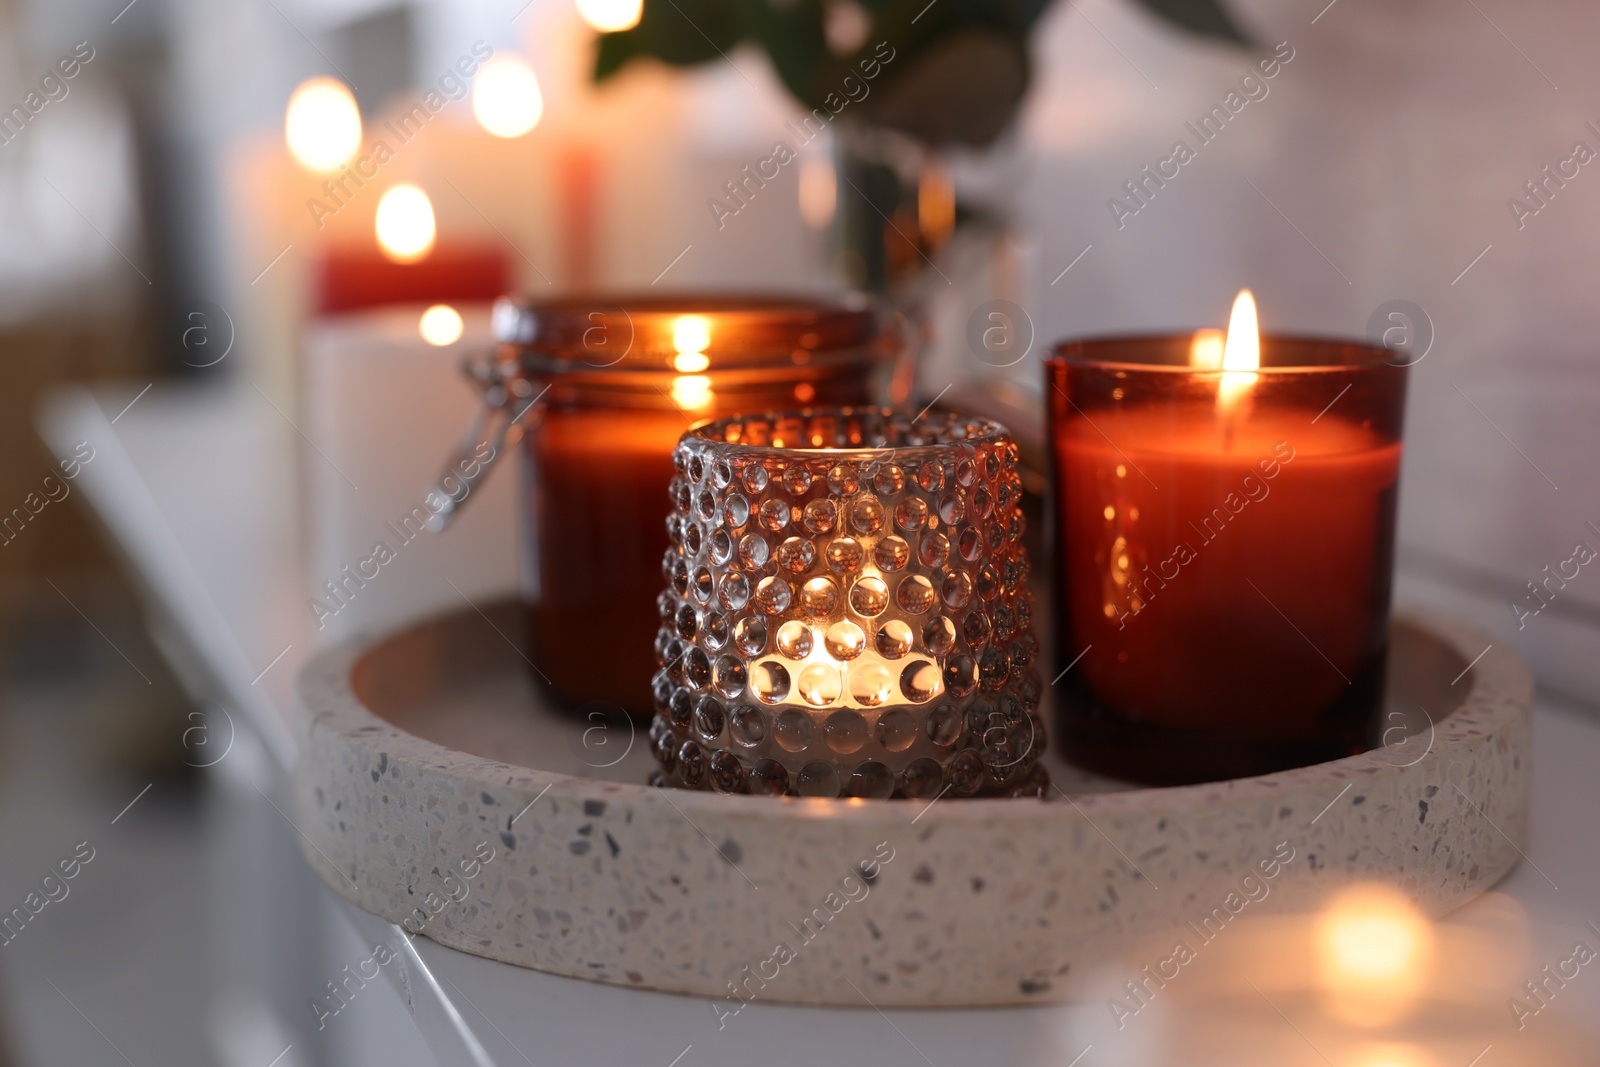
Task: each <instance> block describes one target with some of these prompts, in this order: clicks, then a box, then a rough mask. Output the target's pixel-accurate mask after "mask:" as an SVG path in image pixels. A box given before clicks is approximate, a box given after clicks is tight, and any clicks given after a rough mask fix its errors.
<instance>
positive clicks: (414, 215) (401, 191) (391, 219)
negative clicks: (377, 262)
mask: <svg viewBox="0 0 1600 1067" xmlns="http://www.w3.org/2000/svg"><path fill="white" fill-rule="evenodd" d="M376 229H377V237H378V248H379V249H380V250H382V252H383V254H384V255H385V256H387V257H389V258H390V259H391V260H393V261H394V262H396V263H415V262H416V261H417V260H419V259H424V258H426V257H427V255H428V253H429V252H432V251H433V241H434V237H435V235H436V229H435V226H434V221H433V204H432V203H431V202H430V201H429V200H428V194H427V193H425V192H423V191H422V190H421V189H420V188H418V187H417V186H415V185H411V184H409V183H406V182H402V183H401V184H399V185H394V186H390V187H389V189H387V190H386V191H385V192H384V194H383V198H382V199H380V200H379V201H378V218H377V226H376Z"/></svg>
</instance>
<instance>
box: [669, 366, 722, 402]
mask: <svg viewBox="0 0 1600 1067" xmlns="http://www.w3.org/2000/svg"><path fill="white" fill-rule="evenodd" d="M714 399H715V397H713V396H712V393H711V379H710V378H707V377H706V376H705V375H703V374H681V375H679V376H678V377H676V378H674V379H673V380H672V402H673V403H674V404H676V405H678V407H680V408H682V409H683V410H684V411H703V410H704V409H706V408H709V407H710V406H711V402H712V401H713V400H714Z"/></svg>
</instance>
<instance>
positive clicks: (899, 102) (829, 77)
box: [595, 0, 1246, 148]
mask: <svg viewBox="0 0 1600 1067" xmlns="http://www.w3.org/2000/svg"><path fill="white" fill-rule="evenodd" d="M1137 2H1138V3H1139V4H1141V5H1142V6H1143V7H1145V8H1146V9H1148V10H1149V11H1151V12H1153V13H1154V14H1156V15H1159V16H1160V17H1162V18H1164V19H1166V20H1167V21H1168V22H1170V23H1172V24H1173V25H1175V26H1178V27H1180V28H1182V29H1184V30H1187V31H1190V32H1192V33H1195V34H1198V35H1200V36H1203V37H1211V38H1216V39H1220V40H1224V41H1232V42H1235V43H1240V44H1243V43H1246V39H1245V36H1244V34H1243V33H1242V32H1240V30H1239V28H1238V27H1237V26H1236V25H1235V24H1234V22H1233V20H1232V19H1231V18H1230V17H1229V16H1228V14H1227V13H1226V12H1225V11H1224V10H1223V9H1222V8H1221V7H1220V6H1218V3H1217V0H1137ZM1049 3H1050V0H931V2H930V0H860V2H859V3H858V2H856V0H645V3H644V8H643V11H642V13H641V15H640V18H639V22H638V24H637V25H635V26H633V27H632V28H630V29H626V30H622V31H620V32H617V33H607V34H604V35H603V36H602V37H601V39H600V50H599V55H598V57H597V60H596V63H595V80H596V81H604V80H605V79H606V78H609V77H610V76H612V75H613V74H615V73H616V72H617V71H618V70H620V69H621V68H622V67H623V66H625V65H626V64H627V63H628V62H630V61H631V60H634V59H637V58H639V57H641V56H651V57H654V58H656V59H659V60H662V61H664V62H666V63H670V64H672V65H674V66H693V65H695V64H699V63H705V62H709V61H712V60H716V59H724V58H726V57H727V54H728V53H729V52H730V51H732V50H733V48H734V47H735V46H736V45H739V44H741V43H743V42H746V41H749V42H752V43H754V44H756V45H759V46H760V47H761V48H762V49H763V50H765V51H766V53H767V55H768V56H769V57H770V58H771V60H772V65H773V69H774V70H775V71H776V72H777V75H778V77H779V78H780V79H781V80H782V81H783V84H784V87H785V88H787V89H788V90H789V92H790V93H791V94H792V95H793V96H794V98H795V99H796V100H797V101H799V102H800V103H801V104H802V105H804V106H805V107H807V108H820V107H823V106H824V99H825V98H826V97H827V95H828V94H829V93H837V92H838V91H839V85H840V83H841V82H842V81H843V79H844V78H845V76H847V75H849V74H851V73H852V72H853V71H855V70H856V69H857V64H858V63H859V62H861V61H863V60H868V59H870V58H871V57H872V50H873V48H874V46H875V45H876V44H877V43H878V42H880V41H887V42H888V43H889V44H890V45H891V46H892V47H893V48H894V49H895V52H896V53H897V58H896V60H895V62H894V63H893V64H891V65H890V66H889V67H888V68H886V70H885V72H884V74H885V77H884V78H883V81H882V83H881V84H880V85H878V86H876V87H875V91H874V92H873V94H872V96H871V98H870V99H869V100H867V101H866V102H864V103H863V104H862V106H861V107H860V109H859V111H858V113H857V114H856V116H855V119H856V120H857V121H864V122H871V123H874V124H876V125H878V126H881V127H885V128H889V129H895V130H899V131H902V132H903V133H906V134H909V135H910V136H912V137H914V138H915V139H917V140H918V141H920V142H922V143H923V144H925V145H928V146H930V147H940V146H945V145H951V144H963V145H969V146H972V147H979V148H981V147H984V146H987V145H989V144H991V143H993V141H994V140H995V138H996V137H998V136H999V135H1000V133H1001V132H1002V131H1003V130H1004V129H1005V128H1006V126H1008V125H1009V124H1010V122H1011V120H1012V118H1013V117H1014V116H1015V115H1016V111H1017V108H1018V106H1019V104H1020V103H1021V101H1022V97H1023V95H1024V93H1025V92H1026V91H1027V88H1028V80H1029V76H1030V73H1031V72H1030V64H1029V60H1028V49H1027V39H1028V34H1029V33H1030V32H1031V31H1032V29H1033V26H1034V24H1035V23H1036V22H1037V21H1038V18H1039V16H1040V15H1041V14H1042V13H1043V12H1044V9H1045V8H1046V7H1048V6H1049Z"/></svg>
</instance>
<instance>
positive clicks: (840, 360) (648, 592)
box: [480, 297, 905, 719]
mask: <svg viewBox="0 0 1600 1067" xmlns="http://www.w3.org/2000/svg"><path fill="white" fill-rule="evenodd" d="M495 329H496V336H497V338H498V339H499V341H500V342H501V343H500V345H499V348H498V350H497V351H496V353H495V357H494V360H493V362H492V364H491V365H489V366H487V367H485V368H482V369H481V371H480V378H481V380H482V383H483V384H484V385H485V386H486V387H488V388H491V389H493V388H495V387H498V388H500V389H501V395H502V396H503V397H504V398H505V399H504V403H505V404H506V405H507V406H510V407H514V408H516V409H517V410H518V411H521V410H522V408H523V407H527V408H528V409H529V410H528V413H527V415H525V416H524V417H523V418H522V419H521V420H520V425H521V427H522V434H521V442H520V451H521V453H522V458H523V463H522V478H523V487H522V491H521V493H520V500H521V510H522V514H521V519H522V523H523V536H522V544H523V557H524V558H523V566H522V576H523V593H524V596H525V599H526V603H527V610H528V641H529V648H528V656H529V658H530V660H531V661H532V662H533V664H534V665H535V667H536V669H537V671H538V673H539V674H540V675H541V676H542V678H543V679H544V680H545V681H547V682H548V686H549V688H550V689H551V690H552V691H553V695H554V696H555V697H556V698H557V699H558V700H559V701H560V702H562V703H563V704H566V705H569V706H572V707H581V706H584V705H595V704H604V705H613V706H620V707H621V708H623V709H625V710H626V711H627V712H628V713H629V714H631V715H634V716H637V717H639V718H641V719H645V718H648V716H649V715H650V713H651V710H652V706H651V691H650V678H651V674H652V672H653V671H654V669H655V663H654V660H653V651H652V649H653V645H654V640H655V634H656V627H657V606H656V595H657V593H659V592H660V590H661V586H662V583H663V577H662V558H663V556H664V555H665V554H666V552H667V548H668V539H667V527H666V521H667V513H668V511H669V502H668V501H667V499H666V497H665V495H664V494H663V492H662V487H663V486H665V485H666V484H667V483H668V482H669V481H670V480H671V479H672V476H673V473H674V471H673V465H672V451H673V448H674V446H675V445H676V444H677V442H678V438H679V437H681V436H682V435H683V432H684V431H685V430H686V429H687V428H688V427H689V426H690V425H692V424H694V423H696V422H700V421H702V420H704V419H708V418H718V417H724V416H727V415H730V414H733V413H735V412H738V411H746V410H763V409H767V408H772V407H781V406H793V405H795V404H797V403H798V404H877V403H884V402H893V401H895V400H898V399H903V395H902V396H896V393H897V392H898V393H900V394H903V393H904V391H905V383H904V381H902V380H901V379H900V378H899V377H898V375H899V374H900V373H901V372H902V369H903V367H904V363H903V361H902V360H901V359H900V358H899V357H900V356H901V353H902V351H903V347H904V346H903V343H902V341H903V334H902V331H900V330H899V328H898V327H897V326H896V324H895V320H894V319H892V318H891V317H890V316H888V315H887V314H886V313H885V312H883V311H882V310H881V309H879V308H877V307H875V306H873V305H870V304H868V303H864V302H863V303H826V302H814V301H806V300H798V299H785V298H740V297H729V298H710V297H707V298H694V299H671V298H660V297H652V298H648V299H628V298H618V299H616V300H609V299H587V300H583V299H575V300H561V301H546V302H512V301H502V302H501V303H500V304H499V305H498V306H497V308H496V313H495Z"/></svg>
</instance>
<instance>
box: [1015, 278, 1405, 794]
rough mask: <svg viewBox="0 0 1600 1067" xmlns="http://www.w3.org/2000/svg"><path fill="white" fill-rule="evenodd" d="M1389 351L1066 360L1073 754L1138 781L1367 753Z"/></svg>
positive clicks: (1256, 351)
mask: <svg viewBox="0 0 1600 1067" xmlns="http://www.w3.org/2000/svg"><path fill="white" fill-rule="evenodd" d="M1388 357H1389V353H1388V352H1387V351H1386V350H1384V349H1379V348H1373V347H1371V346H1368V345H1363V344H1343V343H1339V342H1332V341H1316V340H1306V339H1298V338H1286V337H1267V338H1264V339H1258V334H1257V329H1256V321H1255V307H1254V301H1253V299H1252V298H1251V297H1250V294H1249V293H1248V292H1245V293H1241V294H1240V298H1239V300H1238V301H1237V303H1236V304H1235V309H1234V315H1233V318H1232V322H1231V323H1230V326H1229V330H1228V333H1227V335H1226V337H1225V339H1224V338H1222V337H1219V336H1218V334H1217V331H1201V332H1200V333H1199V334H1197V335H1195V336H1193V337H1146V338H1129V339H1125V340H1101V341H1079V342H1068V343H1067V344H1064V345H1062V346H1061V347H1060V348H1058V349H1057V352H1056V356H1055V358H1054V359H1052V360H1050V361H1049V362H1048V369H1047V374H1048V376H1049V380H1050V385H1051V389H1050V415H1051V434H1052V440H1053V443H1054V464H1055V470H1054V475H1055V490H1056V519H1057V540H1058V545H1059V552H1060V558H1059V561H1058V575H1057V593H1058V605H1059V613H1058V618H1059V624H1058V636H1057V655H1058V657H1059V666H1058V670H1065V669H1066V668H1067V667H1068V666H1072V665H1075V666H1074V669H1073V670H1071V671H1070V672H1069V673H1068V675H1067V677H1066V678H1065V679H1063V681H1064V682H1065V683H1066V684H1067V685H1068V686H1069V689H1068V696H1067V699H1066V701H1065V704H1064V722H1063V724H1062V731H1061V732H1062V736H1063V737H1064V739H1065V743H1066V745H1067V748H1068V752H1069V754H1070V755H1071V756H1072V757H1073V758H1074V759H1075V760H1077V761H1078V762H1082V763H1085V764H1087V765H1090V766H1094V767H1096V768H1099V769H1101V770H1104V771H1106V772H1108V773H1112V774H1116V775H1118V776H1121V777H1126V778H1132V779H1136V780H1149V781H1163V782H1179V781H1205V780H1212V779H1220V778H1228V777H1236V776H1241V775H1248V774H1259V773H1265V772H1267V771H1269V770H1274V769H1279V768H1282V767H1288V766H1297V765H1303V764H1307V763H1313V762H1318V761H1321V760H1324V759H1331V758H1335V757H1337V756H1340V755H1346V754H1349V753H1351V752H1355V751H1359V750H1361V749H1362V748H1363V747H1364V746H1365V744H1366V743H1367V741H1368V740H1369V738H1368V733H1369V728H1370V723H1371V720H1372V717H1373V714H1374V712H1375V711H1376V709H1377V707H1378V705H1379V703H1380V701H1381V698H1382V688H1383V671H1384V656H1385V651H1386V648H1387V639H1388V611H1389V593H1390V580H1391V570H1392V556H1393V540H1394V525H1395V512H1396V492H1397V488H1398V478H1399V467H1400V427H1401V416H1402V413H1403V407H1404V398H1405V370H1404V368H1402V367H1398V366H1394V365H1392V364H1391V363H1389V362H1387V359H1388Z"/></svg>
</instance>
